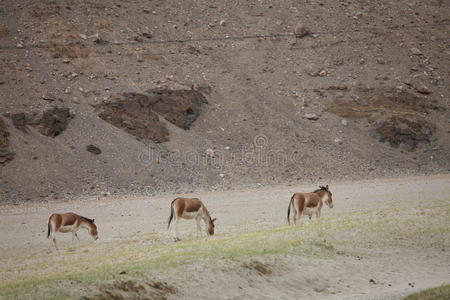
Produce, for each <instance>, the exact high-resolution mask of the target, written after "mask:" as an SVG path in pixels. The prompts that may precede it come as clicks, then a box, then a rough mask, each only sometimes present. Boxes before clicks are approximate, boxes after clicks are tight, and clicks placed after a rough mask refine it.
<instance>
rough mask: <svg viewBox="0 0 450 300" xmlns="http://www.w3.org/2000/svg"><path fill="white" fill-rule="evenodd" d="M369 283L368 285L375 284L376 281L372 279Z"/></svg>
mask: <svg viewBox="0 0 450 300" xmlns="http://www.w3.org/2000/svg"><path fill="white" fill-rule="evenodd" d="M369 282H370V283H373V284H377V283H376V281H375V280H374V279H370V280H369Z"/></svg>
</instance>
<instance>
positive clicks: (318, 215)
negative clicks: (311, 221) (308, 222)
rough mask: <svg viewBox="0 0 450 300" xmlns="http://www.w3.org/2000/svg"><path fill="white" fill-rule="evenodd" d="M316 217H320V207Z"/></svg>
mask: <svg viewBox="0 0 450 300" xmlns="http://www.w3.org/2000/svg"><path fill="white" fill-rule="evenodd" d="M316 217H317V220H319V219H320V209H318V210H317V211H316Z"/></svg>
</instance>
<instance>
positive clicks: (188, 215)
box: [183, 211, 198, 219]
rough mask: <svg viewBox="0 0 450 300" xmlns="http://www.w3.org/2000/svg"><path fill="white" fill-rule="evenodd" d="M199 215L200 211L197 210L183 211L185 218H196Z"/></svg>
mask: <svg viewBox="0 0 450 300" xmlns="http://www.w3.org/2000/svg"><path fill="white" fill-rule="evenodd" d="M197 216H198V212H196V211H194V212H185V213H183V218H185V219H194V218H196V217H197Z"/></svg>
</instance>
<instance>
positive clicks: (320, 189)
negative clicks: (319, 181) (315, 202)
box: [313, 186, 328, 193]
mask: <svg viewBox="0 0 450 300" xmlns="http://www.w3.org/2000/svg"><path fill="white" fill-rule="evenodd" d="M320 191H328V189H327V188H326V187H325V186H319V188H318V189H317V190H315V191H314V192H313V193H317V192H320Z"/></svg>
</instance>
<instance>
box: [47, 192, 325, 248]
mask: <svg viewBox="0 0 450 300" xmlns="http://www.w3.org/2000/svg"><path fill="white" fill-rule="evenodd" d="M332 196H333V195H332V194H331V192H330V189H329V188H328V185H327V186H320V187H319V189H317V190H315V191H314V192H312V193H295V194H294V195H292V197H291V201H290V202H289V207H288V211H287V219H288V223H289V224H290V214H291V207H292V208H293V209H294V218H293V220H294V224H295V223H296V222H297V220H298V219H299V218H300V217H301V215H308V216H309V218H310V219H311V217H312V215H313V213H315V214H316V216H317V218H320V211H321V209H322V206H323V203H324V202H325V204H326V205H328V206H329V207H330V208H332V207H333V198H332ZM181 219H195V221H196V223H197V237H198V236H199V235H201V232H202V228H201V221H202V220H203V222H204V223H205V225H206V233H207V234H208V235H213V234H214V221H215V220H216V219H215V218H214V219H212V218H211V216H210V214H209V211H208V209H207V208H206V206H205V205H204V204H203V203H202V201H201V200H200V199H198V198H176V199H175V200H173V201H172V203H171V204H170V217H169V222H168V224H167V229H169V228H170V223H171V222H172V220H174V223H175V224H173V226H172V228H173V238H174V240H175V241H176V242H177V241H179V240H180V239H179V238H178V232H177V225H178V222H179V221H180V220H181ZM80 228H84V229H86V230H87V231H88V232H89V234H90V235H91V236H92V237H93V238H94V240H96V239H98V236H97V226H96V225H95V224H94V219H89V218H86V217H83V216H79V215H77V214H74V213H65V214H53V215H51V216H50V218H49V219H48V232H47V238H51V241H50V244H49V249H50V247H51V243H52V242H53V244H54V245H55V248H56V250H58V246H57V245H56V239H55V233H56V232H62V233H66V232H72V242H73V241H74V239H75V237H76V238H77V239H78V240H80V239H79V238H78V235H77V231H78V230H79V229H80Z"/></svg>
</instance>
